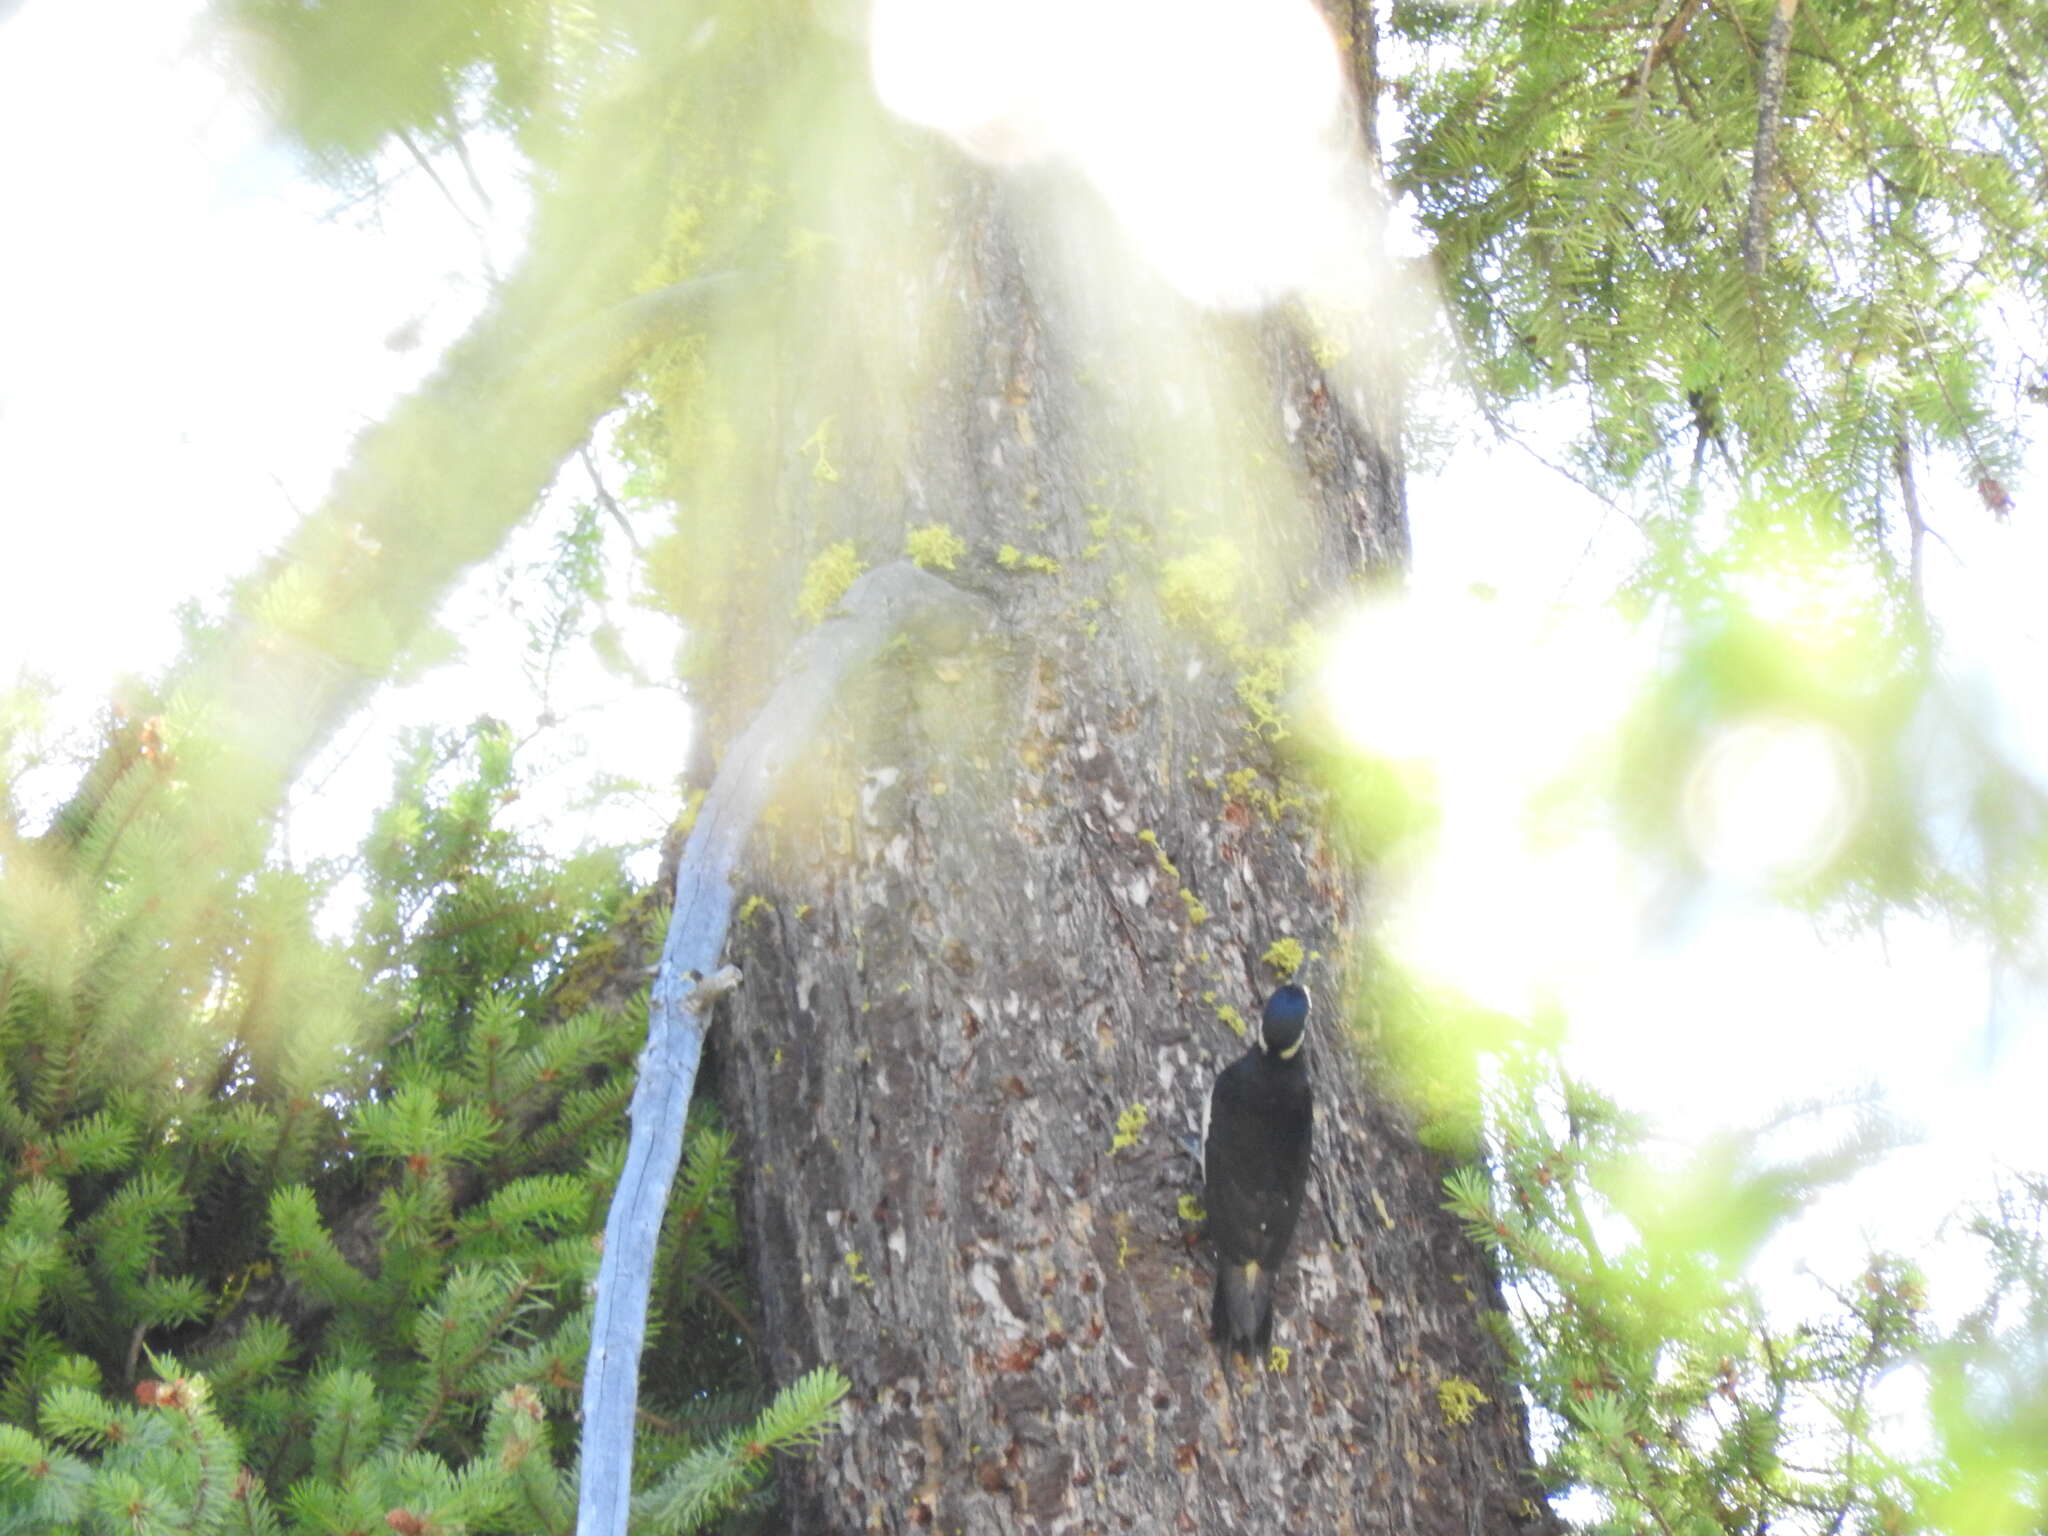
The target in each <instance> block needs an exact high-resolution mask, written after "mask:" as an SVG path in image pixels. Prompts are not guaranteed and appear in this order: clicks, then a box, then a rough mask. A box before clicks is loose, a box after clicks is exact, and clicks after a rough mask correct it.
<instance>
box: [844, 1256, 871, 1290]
mask: <svg viewBox="0 0 2048 1536" xmlns="http://www.w3.org/2000/svg"><path fill="white" fill-rule="evenodd" d="M846 1276H847V1278H848V1279H849V1280H851V1281H852V1282H853V1283H854V1284H855V1285H858V1286H860V1287H862V1288H863V1289H865V1290H870V1291H871V1290H873V1289H874V1288H875V1277H874V1276H873V1275H871V1274H869V1273H868V1272H867V1268H866V1264H865V1261H864V1260H863V1259H862V1258H861V1256H860V1250H859V1249H858V1248H854V1249H849V1250H848V1252H847V1255H846Z"/></svg>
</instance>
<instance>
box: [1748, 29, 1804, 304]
mask: <svg viewBox="0 0 2048 1536" xmlns="http://www.w3.org/2000/svg"><path fill="white" fill-rule="evenodd" d="M1798 9H1799V0H1777V7H1776V9H1774V10H1773V11H1772V12H1771V30H1770V35H1769V36H1768V37H1766V38H1765V39H1764V57H1763V79H1762V80H1761V81H1760V82H1759V83H1758V86H1757V101H1756V149H1755V151H1754V153H1753V154H1752V155H1751V157H1750V172H1749V211H1748V214H1747V216H1746V217H1745V218H1744V219H1743V222H1742V266H1743V270H1744V271H1746V272H1748V273H1749V275H1750V277H1751V278H1752V279H1754V278H1759V277H1762V276H1763V271H1764V252H1765V248H1766V247H1767V246H1768V244H1769V241H1770V189H1771V181H1772V177H1773V173H1774V172H1775V170H1776V169H1777V158H1778V121H1779V117H1780V114H1781V112H1782V110H1783V107H1784V103H1785V60H1786V58H1787V56H1788V55H1789V54H1790V53H1791V51H1792V16H1793V13H1794V12H1796V11H1797V10H1798Z"/></svg>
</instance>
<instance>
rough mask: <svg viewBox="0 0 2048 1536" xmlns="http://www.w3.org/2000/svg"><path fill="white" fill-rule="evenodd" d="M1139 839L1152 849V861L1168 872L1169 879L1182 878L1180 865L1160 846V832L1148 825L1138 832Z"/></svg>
mask: <svg viewBox="0 0 2048 1536" xmlns="http://www.w3.org/2000/svg"><path fill="white" fill-rule="evenodd" d="M1138 841H1139V842H1141V843H1143V844H1144V845H1145V846H1146V847H1147V848H1150V849H1151V850H1152V862H1153V863H1155V864H1157V865H1158V866H1159V867H1160V868H1161V869H1162V870H1164V871H1165V872H1166V875H1167V877H1168V878H1169V879H1173V880H1178V879H1179V878H1180V866H1179V865H1177V864H1175V863H1174V862H1173V860H1171V859H1169V858H1168V857H1167V856H1166V850H1165V849H1164V848H1162V847H1160V846H1159V834H1158V833H1156V832H1154V831H1153V830H1152V829H1151V828H1149V827H1147V828H1146V829H1145V830H1144V831H1142V832H1140V833H1139V834H1138Z"/></svg>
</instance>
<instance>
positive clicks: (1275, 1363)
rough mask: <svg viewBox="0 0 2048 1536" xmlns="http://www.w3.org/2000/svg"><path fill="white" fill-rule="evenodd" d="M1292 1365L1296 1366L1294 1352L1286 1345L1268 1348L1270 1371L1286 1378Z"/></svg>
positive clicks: (1267, 1360)
mask: <svg viewBox="0 0 2048 1536" xmlns="http://www.w3.org/2000/svg"><path fill="white" fill-rule="evenodd" d="M1292 1364H1294V1351H1293V1350H1291V1349H1289V1348H1288V1347H1287V1346H1286V1345H1285V1344H1273V1345H1270V1346H1268V1347H1267V1350H1266V1366H1267V1368H1268V1369H1269V1370H1275V1371H1278V1372H1280V1373H1281V1374H1282V1375H1283V1376H1284V1375H1285V1374H1286V1373H1287V1367H1289V1366H1290V1365H1292Z"/></svg>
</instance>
